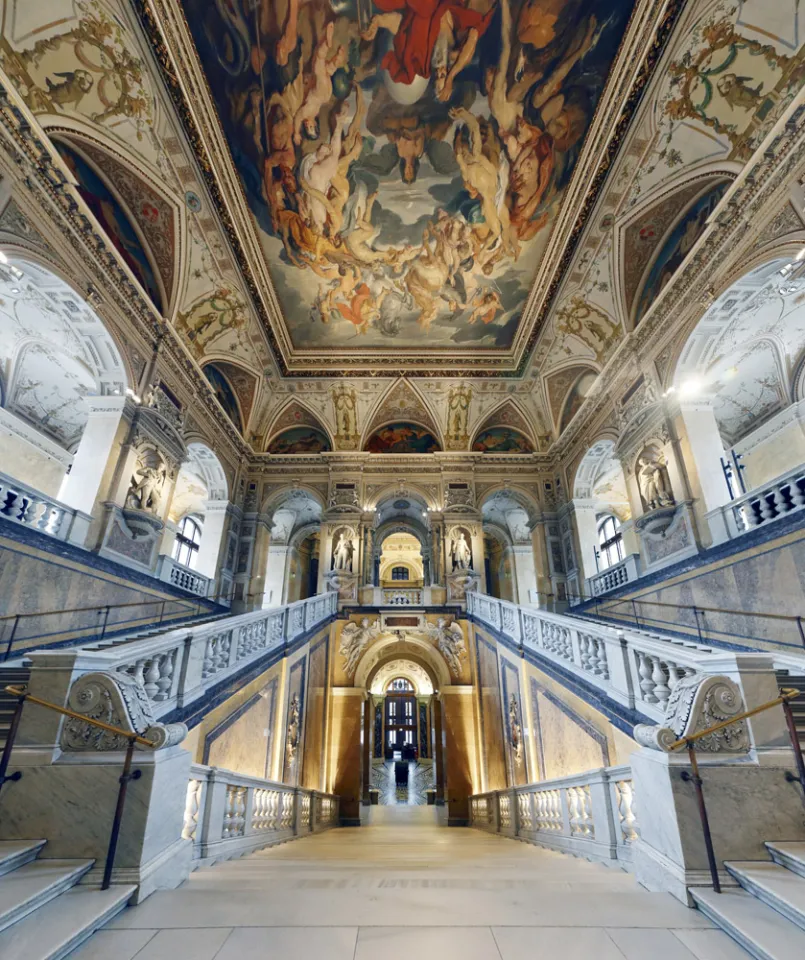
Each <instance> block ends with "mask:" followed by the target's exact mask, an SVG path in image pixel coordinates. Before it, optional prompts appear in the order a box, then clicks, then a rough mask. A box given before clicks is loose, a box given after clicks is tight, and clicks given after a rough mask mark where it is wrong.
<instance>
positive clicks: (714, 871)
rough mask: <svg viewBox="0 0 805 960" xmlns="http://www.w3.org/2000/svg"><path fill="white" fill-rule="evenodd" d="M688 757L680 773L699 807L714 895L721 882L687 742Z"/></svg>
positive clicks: (699, 780) (692, 753)
mask: <svg viewBox="0 0 805 960" xmlns="http://www.w3.org/2000/svg"><path fill="white" fill-rule="evenodd" d="M687 745H688V757H689V758H690V769H691V772H690V773H688V771H687V770H683V771H682V779H683V780H685V781H686V782H690V783H692V784H693V788H694V790H695V791H696V803H697V805H698V807H699V818H700V820H701V821H702V832H703V833H704V846H705V849H706V850H707V862H708V864H709V865H710V877H711V878H712V880H713V890H714V892H715V893H721V881H720V880H719V879H718V867H717V865H716V855H715V851H714V850H713V837H712V834H711V833H710V820H709V818H708V816H707V806H706V805H705V802H704V791H703V790H702V778H701V776H700V774H699V763H698V761H697V759H696V748H695V746H694V744H693V742H692V741H690V740H689V741H687Z"/></svg>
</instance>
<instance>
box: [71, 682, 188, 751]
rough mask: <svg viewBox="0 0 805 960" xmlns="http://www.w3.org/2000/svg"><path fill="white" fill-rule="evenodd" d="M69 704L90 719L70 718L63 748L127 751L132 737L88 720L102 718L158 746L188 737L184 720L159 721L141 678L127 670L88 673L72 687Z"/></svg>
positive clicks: (168, 745)
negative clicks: (113, 731) (180, 721)
mask: <svg viewBox="0 0 805 960" xmlns="http://www.w3.org/2000/svg"><path fill="white" fill-rule="evenodd" d="M67 706H68V707H69V709H70V710H72V711H74V712H75V713H79V714H81V715H82V717H86V718H87V719H86V720H79V719H77V718H75V717H70V718H69V719H67V720H66V721H65V723H64V726H63V727H62V733H61V747H62V750H66V751H67V750H69V751H83V750H97V751H101V752H105V751H111V750H125V749H126V747H127V746H128V737H127V736H124V735H122V734H118V733H112V732H111V731H108V730H104V729H102V728H101V727H96V726H94V725H93V724H91V723H89V722H87V721H89V720H100V721H101V723H107V724H109V725H110V726H113V727H119V728H120V729H121V730H125V731H126V733H127V734H129V733H130V734H137V736H140V737H144V738H145V739H146V740H151V741H152V742H153V743H154V745H155V748H156V749H160V748H162V747H172V746H174V745H175V744H177V743H181V742H182V740H184V738H185V737H186V736H187V727H186V726H185V725H184V724H183V723H168V724H165V723H158V722H157V721H156V720H155V718H154V713H153V709H152V706H151V701H150V700H149V699H148V694H147V693H146V692H145V687H143V685H142V684H141V683H140V681H139V680H137V679H135V678H134V677H131V676H129V675H128V674H126V673H116V674H112V673H85V674H84V676H82V677H79V678H78V679H77V680H76V681H75V683H74V684H73V685H72V687H71V688H70V695H69V697H68V698H67Z"/></svg>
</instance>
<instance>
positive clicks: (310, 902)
mask: <svg viewBox="0 0 805 960" xmlns="http://www.w3.org/2000/svg"><path fill="white" fill-rule="evenodd" d="M367 813H369V814H370V815H371V818H372V820H371V823H370V825H368V826H363V827H360V828H355V829H343V830H332V831H330V832H328V833H324V834H321V835H319V836H315V837H308V838H305V839H303V840H297V841H294V842H292V843H287V844H283V845H282V846H278V847H273V848H271V849H268V850H264V851H262V852H260V853H257V854H255V855H253V856H251V857H248V858H246V859H244V860H235V861H230V862H228V863H223V864H219V865H218V866H215V867H209V868H205V869H202V870H198V871H197V872H196V873H194V874H193V876H192V877H191V878H190V880H189V881H188V882H187V883H186V884H185V885H184V886H183V887H181V888H180V889H178V890H173V891H170V892H166V893H158V894H154V895H153V896H152V897H150V898H149V899H148V900H146V901H145V903H143V904H142V905H140V906H139V907H133V908H129V909H128V910H126V911H125V912H124V913H123V914H121V915H120V916H119V917H118V918H117V919H115V920H114V921H113V922H112V923H111V925H110V926H109V927H107V928H106V929H104V930H103V931H101V932H100V933H98V934H96V936H95V937H93V939H92V940H91V941H90V942H89V943H88V944H86V945H85V946H84V947H82V948H80V949H79V950H78V951H76V952H75V953H74V954H73V955H72V957H71V958H70V960H132V958H135V957H136V960H184V958H192V960H213V958H214V960H378V958H384V960H412V958H413V960H542V958H546V960H547V958H551V960H553V958H558V960H747V956H748V955H747V954H745V953H744V952H743V951H742V950H741V949H740V948H739V947H737V946H736V945H735V944H734V943H733V942H732V941H731V940H730V939H729V938H728V937H727V936H726V935H724V934H722V933H721V932H719V931H717V930H715V929H713V928H712V927H711V925H710V923H709V922H708V921H707V920H706V919H705V918H704V917H703V916H702V915H701V914H700V913H697V912H696V911H695V910H689V909H687V908H686V907H684V906H682V904H680V903H678V902H677V901H676V900H674V899H673V898H671V897H670V896H667V895H665V894H651V893H647V892H646V891H644V890H643V889H642V888H641V887H639V886H637V885H636V884H635V883H634V881H633V880H632V879H631V878H630V877H629V875H628V874H626V873H623V872H622V871H621V870H619V869H617V868H609V867H606V866H603V865H601V864H591V863H588V862H586V861H583V860H576V859H575V858H573V857H568V856H562V855H561V854H558V853H553V852H551V851H547V850H542V849H540V848H537V847H533V846H529V845H527V844H524V843H517V842H515V841H513V840H506V839H504V838H501V837H496V836H491V835H488V834H485V833H481V832H480V831H476V830H469V829H454V828H451V829H448V828H446V827H441V826H438V825H437V823H436V821H435V817H436V814H437V808H434V807H418V806H397V807H374V808H370V809H369V810H367Z"/></svg>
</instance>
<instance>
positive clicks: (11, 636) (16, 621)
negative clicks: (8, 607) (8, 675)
mask: <svg viewBox="0 0 805 960" xmlns="http://www.w3.org/2000/svg"><path fill="white" fill-rule="evenodd" d="M19 622H20V615H19V614H17V615H16V617H14V623H13V625H12V627H11V633H10V634H9V637H8V643H7V644H6V655H5V656H4V657H3V660H8V658H9V657H10V656H11V648H12V646H13V645H14V635H15V634H16V632H17V625H18V624H19Z"/></svg>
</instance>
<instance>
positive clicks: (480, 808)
mask: <svg viewBox="0 0 805 960" xmlns="http://www.w3.org/2000/svg"><path fill="white" fill-rule="evenodd" d="M470 823H471V825H472V826H473V827H478V828H480V829H481V830H488V831H490V832H491V833H500V834H503V835H504V836H507V837H516V838H519V839H521V840H528V841H530V842H531V843H536V844H539V845H540V846H545V847H551V848H552V849H554V850H562V851H565V852H567V853H572V854H574V855H576V856H581V857H588V858H590V859H595V860H619V861H622V862H624V863H625V864H628V863H630V862H631V859H632V845H633V844H634V842H635V840H637V838H638V837H639V836H640V825H639V822H638V819H637V812H636V804H635V797H634V789H633V785H632V770H631V767H629V766H619V767H602V768H601V769H598V770H589V771H587V772H586V773H579V774H575V775H573V776H569V777H561V778H559V779H556V780H543V781H541V782H540V783H531V784H528V785H527V786H524V787H514V788H511V789H509V790H495V791H493V792H491V793H481V794H476V795H475V796H473V797H471V798H470Z"/></svg>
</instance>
